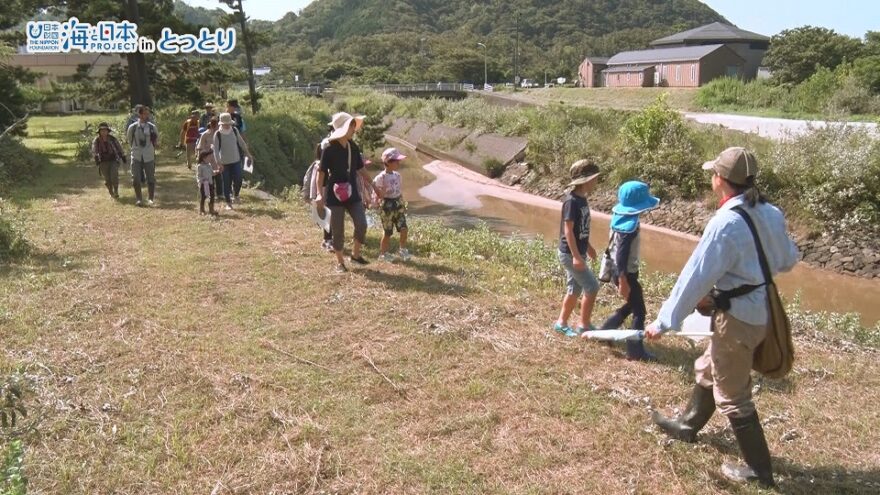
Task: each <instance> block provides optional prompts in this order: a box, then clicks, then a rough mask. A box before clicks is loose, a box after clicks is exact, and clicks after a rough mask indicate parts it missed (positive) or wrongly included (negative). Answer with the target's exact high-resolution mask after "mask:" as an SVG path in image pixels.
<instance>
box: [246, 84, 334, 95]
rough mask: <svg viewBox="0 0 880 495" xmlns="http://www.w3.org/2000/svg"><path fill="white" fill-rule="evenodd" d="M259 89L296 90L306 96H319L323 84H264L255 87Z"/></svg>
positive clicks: (322, 89)
mask: <svg viewBox="0 0 880 495" xmlns="http://www.w3.org/2000/svg"><path fill="white" fill-rule="evenodd" d="M257 89H258V90H260V91H296V92H297V93H303V94H305V95H308V96H321V94H323V93H324V87H323V86H281V85H276V84H266V85H263V86H260V87H259V88H257Z"/></svg>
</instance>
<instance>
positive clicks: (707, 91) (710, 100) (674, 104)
mask: <svg viewBox="0 0 880 495" xmlns="http://www.w3.org/2000/svg"><path fill="white" fill-rule="evenodd" d="M832 89H833V88H832ZM661 94H666V95H668V97H667V101H668V102H669V105H670V107H671V108H673V109H675V110H677V111H680V112H717V113H729V114H736V115H748V116H753V117H769V118H782V119H803V120H843V121H850V122H877V119H878V110H877V109H878V108H880V96H873V97H872V96H870V95H862V94H858V95H854V96H850V95H847V94H846V93H843V94H837V95H835V94H833V93H832V91H831V90H830V89H825V88H820V89H818V90H817V89H814V88H812V87H811V86H810V85H809V84H806V83H804V84H803V85H801V86H798V87H795V88H793V89H787V88H784V87H781V86H773V85H772V84H770V83H769V82H766V81H752V82H749V83H743V82H742V81H739V80H730V79H719V80H716V81H713V82H712V83H709V84H708V85H706V86H703V87H701V88H540V89H525V90H522V91H517V92H515V93H512V92H507V93H505V94H504V95H505V97H506V98H511V99H514V100H519V101H522V102H525V103H532V104H536V105H547V104H551V103H563V104H566V105H576V106H583V107H588V108H597V109H601V108H607V109H616V110H641V109H643V108H645V107H647V106H649V105H650V104H651V103H653V102H654V101H655V100H656V99H657V97H658V96H659V95H661ZM854 99H857V100H858V101H859V102H860V103H859V104H853V103H852V101H853V100H854ZM863 100H864V103H861V102H862V101H863Z"/></svg>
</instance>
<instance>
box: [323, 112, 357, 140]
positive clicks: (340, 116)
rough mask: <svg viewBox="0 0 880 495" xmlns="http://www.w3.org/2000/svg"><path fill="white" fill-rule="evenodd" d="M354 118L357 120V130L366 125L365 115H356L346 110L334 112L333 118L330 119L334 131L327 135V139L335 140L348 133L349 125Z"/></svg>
mask: <svg viewBox="0 0 880 495" xmlns="http://www.w3.org/2000/svg"><path fill="white" fill-rule="evenodd" d="M352 120H353V121H355V123H356V124H355V125H356V126H357V130H360V128H361V127H363V126H364V116H363V115H357V116H355V115H351V114H349V113H346V112H339V113H336V114H333V118H332V119H330V122H329V124H328V125H332V126H333V132H331V133H330V135H329V136H327V139H329V140H330V141H334V140H336V139H339V138H341V137H343V136H345V135H346V134H348V126H349V125H351V121H352Z"/></svg>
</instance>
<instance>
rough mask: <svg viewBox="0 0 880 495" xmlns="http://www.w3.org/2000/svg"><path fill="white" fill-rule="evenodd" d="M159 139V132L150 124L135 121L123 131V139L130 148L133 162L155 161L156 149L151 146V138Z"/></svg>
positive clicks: (154, 125)
mask: <svg viewBox="0 0 880 495" xmlns="http://www.w3.org/2000/svg"><path fill="white" fill-rule="evenodd" d="M154 136H155V138H156V139H158V137H159V130H158V129H157V128H156V124H153V123H152V122H149V121H148V122H144V123H141V121H140V120H137V121H136V122H135V123H133V124H131V125H130V126H128V129H127V130H126V131H125V139H126V140H128V144H129V145H130V146H131V158H132V160H135V161H143V162H152V161H155V160H156V148H155V147H154V146H153V137H154Z"/></svg>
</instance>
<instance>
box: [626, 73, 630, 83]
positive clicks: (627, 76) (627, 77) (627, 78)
mask: <svg viewBox="0 0 880 495" xmlns="http://www.w3.org/2000/svg"><path fill="white" fill-rule="evenodd" d="M626 82H629V72H627V73H626Z"/></svg>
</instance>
